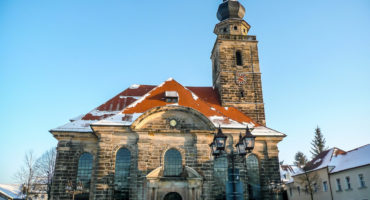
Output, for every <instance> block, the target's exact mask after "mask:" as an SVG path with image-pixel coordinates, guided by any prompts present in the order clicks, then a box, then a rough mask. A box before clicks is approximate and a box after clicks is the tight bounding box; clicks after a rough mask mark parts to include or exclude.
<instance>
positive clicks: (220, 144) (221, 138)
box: [209, 127, 227, 156]
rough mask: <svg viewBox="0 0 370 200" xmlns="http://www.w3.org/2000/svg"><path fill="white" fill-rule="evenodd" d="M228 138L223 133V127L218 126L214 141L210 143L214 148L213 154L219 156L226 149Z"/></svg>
mask: <svg viewBox="0 0 370 200" xmlns="http://www.w3.org/2000/svg"><path fill="white" fill-rule="evenodd" d="M226 138H227V136H226V135H224V134H223V133H222V130H221V127H218V131H217V134H216V133H215V136H214V138H213V142H212V143H211V144H210V145H209V146H210V147H211V149H212V155H214V156H218V155H220V154H221V153H222V152H223V151H224V150H225V146H226Z"/></svg>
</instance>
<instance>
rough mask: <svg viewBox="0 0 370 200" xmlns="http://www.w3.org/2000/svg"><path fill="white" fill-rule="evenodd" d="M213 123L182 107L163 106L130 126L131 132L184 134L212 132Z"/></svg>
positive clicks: (152, 110) (198, 113)
mask: <svg viewBox="0 0 370 200" xmlns="http://www.w3.org/2000/svg"><path fill="white" fill-rule="evenodd" d="M214 128H215V127H214V125H213V123H212V122H211V121H210V120H209V119H208V118H207V117H205V116H204V115H203V114H201V113H200V112H198V111H196V110H194V109H192V108H189V107H184V106H177V105H173V106H163V107H156V108H153V109H150V110H148V111H147V112H145V113H144V114H143V115H141V116H140V117H139V118H137V119H136V120H135V121H134V122H133V124H132V125H131V129H132V130H136V131H138V130H139V131H140V130H143V131H145V130H156V131H158V132H178V131H180V132H186V131H191V130H205V131H211V130H214Z"/></svg>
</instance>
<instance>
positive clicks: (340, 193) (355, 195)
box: [330, 165, 370, 200]
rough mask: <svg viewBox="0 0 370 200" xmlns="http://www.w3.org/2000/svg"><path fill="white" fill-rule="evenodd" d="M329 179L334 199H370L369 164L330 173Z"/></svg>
mask: <svg viewBox="0 0 370 200" xmlns="http://www.w3.org/2000/svg"><path fill="white" fill-rule="evenodd" d="M361 175H362V177H363V181H362V183H361V181H360V176H361ZM337 179H338V180H339V182H340V187H339V186H338V184H337ZM330 181H331V183H332V185H331V187H332V191H333V197H334V200H348V199H351V200H365V199H366V200H370V165H367V166H363V167H358V168H352V169H349V170H345V171H341V172H337V173H333V174H330ZM348 182H349V184H348Z"/></svg>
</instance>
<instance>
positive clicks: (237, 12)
mask: <svg viewBox="0 0 370 200" xmlns="http://www.w3.org/2000/svg"><path fill="white" fill-rule="evenodd" d="M244 15H245V8H244V6H243V5H242V4H241V3H240V2H239V1H238V0H223V3H221V4H220V6H219V7H218V11H217V19H218V20H220V21H223V20H226V19H243V17H244Z"/></svg>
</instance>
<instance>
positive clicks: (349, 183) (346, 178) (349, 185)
mask: <svg viewBox="0 0 370 200" xmlns="http://www.w3.org/2000/svg"><path fill="white" fill-rule="evenodd" d="M345 180H346V187H347V188H346V189H347V190H351V189H352V186H351V178H350V177H349V176H346V177H345Z"/></svg>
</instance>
